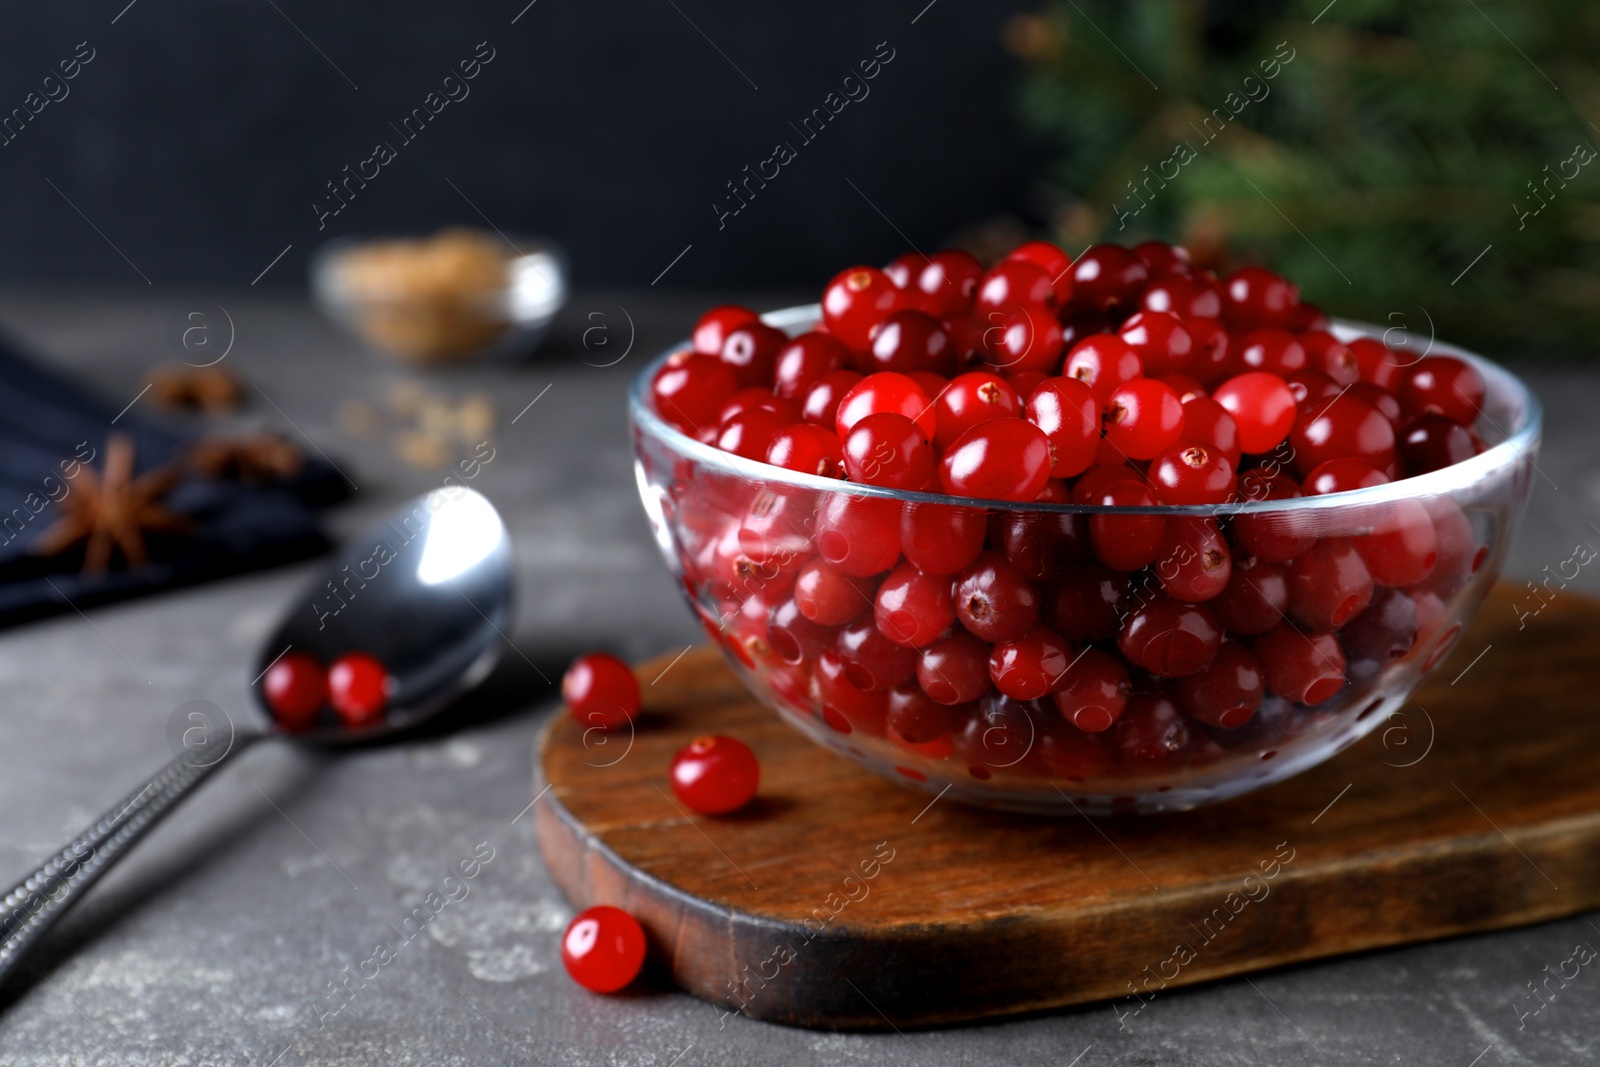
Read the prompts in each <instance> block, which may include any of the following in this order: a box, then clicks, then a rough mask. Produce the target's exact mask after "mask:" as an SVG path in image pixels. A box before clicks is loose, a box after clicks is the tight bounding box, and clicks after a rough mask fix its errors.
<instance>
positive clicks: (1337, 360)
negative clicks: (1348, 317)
mask: <svg viewBox="0 0 1600 1067" xmlns="http://www.w3.org/2000/svg"><path fill="white" fill-rule="evenodd" d="M1300 345H1301V347H1302V348H1304V349H1305V350H1306V366H1307V367H1309V368H1311V369H1312V370H1315V371H1321V372H1322V373H1323V374H1326V375H1327V376H1328V377H1329V379H1331V380H1332V381H1333V382H1334V383H1335V384H1337V385H1338V386H1339V387H1340V388H1343V387H1344V386H1347V385H1354V384H1355V383H1356V382H1358V381H1360V380H1361V364H1360V362H1359V361H1358V360H1357V359H1356V354H1355V353H1354V352H1352V351H1351V350H1350V346H1349V345H1347V344H1345V343H1344V342H1343V341H1341V340H1339V339H1338V338H1337V337H1335V336H1334V335H1333V334H1331V333H1329V332H1327V331H1326V330H1308V331H1306V332H1305V333H1302V334H1301V335H1300Z"/></svg>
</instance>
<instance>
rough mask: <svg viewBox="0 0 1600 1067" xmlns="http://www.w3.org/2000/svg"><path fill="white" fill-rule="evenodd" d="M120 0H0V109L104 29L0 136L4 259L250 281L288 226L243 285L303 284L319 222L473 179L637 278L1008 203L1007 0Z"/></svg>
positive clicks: (126, 276)
mask: <svg viewBox="0 0 1600 1067" xmlns="http://www.w3.org/2000/svg"><path fill="white" fill-rule="evenodd" d="M127 2H128V0H92V2H87V3H80V2H75V3H72V4H70V5H68V4H32V5H23V4H9V5H6V7H5V9H4V11H3V12H0V115H4V114H9V113H10V111H11V109H12V108H14V107H20V106H22V105H23V101H24V98H25V97H26V96H27V94H28V93H29V92H30V91H35V90H38V89H39V87H40V83H41V81H42V80H43V78H44V77H45V76H46V75H48V74H50V73H51V72H53V71H54V70H55V69H56V64H57V63H58V61H59V60H61V59H65V58H69V57H70V56H71V55H72V54H73V52H74V49H75V48H76V46H77V45H78V43H79V42H80V41H88V42H89V45H90V46H91V47H92V48H93V49H94V50H95V58H94V59H93V61H92V62H91V63H89V64H88V65H87V66H86V67H84V68H83V70H82V72H81V73H80V74H79V76H78V77H77V78H76V79H75V80H73V81H72V82H70V83H68V85H69V87H70V94H69V95H68V96H67V97H66V98H65V99H63V100H61V101H60V102H59V103H51V104H49V105H47V106H46V107H45V108H44V109H43V110H42V111H41V112H40V113H39V114H38V115H37V116H36V117H35V118H34V120H33V121H32V122H31V123H30V124H29V125H28V127H27V128H26V130H25V131H24V132H23V133H22V135H21V136H20V137H18V138H17V139H16V140H15V141H14V142H13V143H11V144H8V145H5V146H3V147H0V198H3V199H0V202H3V203H4V204H5V205H6V209H5V210H4V211H3V212H0V282H4V281H53V280H71V281H92V282H96V283H109V284H131V285H137V286H143V285H144V284H145V283H144V281H143V280H142V279H141V274H142V275H143V277H144V278H148V279H149V280H150V281H151V282H152V283H153V284H155V285H157V286H163V285H185V284H192V283H195V282H207V283H214V284H219V285H245V284H248V283H249V282H250V281H251V280H252V279H253V278H255V277H256V276H257V274H258V273H259V272H260V271H261V270H262V269H263V268H264V267H266V266H267V264H268V263H269V262H271V261H272V259H273V257H274V256H276V255H277V254H278V253H279V252H281V251H282V250H283V249H284V247H285V246H286V245H289V244H291V243H292V244H293V246H294V247H293V249H292V250H291V251H290V252H289V253H288V255H287V256H285V257H284V259H283V260H282V261H281V262H279V263H278V264H277V265H276V266H275V267H274V268H273V269H272V271H271V272H270V273H269V274H268V275H267V277H266V278H265V279H263V281H262V282H261V284H262V285H263V286H274V285H275V286H278V287H288V286H299V285H301V284H303V279H304V278H305V260H306V257H307V256H308V254H309V253H310V252H311V251H312V249H313V248H314V247H315V246H316V245H317V244H318V243H319V241H320V240H323V239H326V238H327V237H330V236H334V235H336V234H339V233H348V232H384V231H414V230H428V229H430V228H432V227H435V226H438V225H442V224H446V223H452V222H468V223H475V224H479V223H481V218H480V216H479V214H478V213H477V211H475V210H474V209H473V207H472V206H470V205H469V203H468V202H467V201H466V199H464V198H463V195H462V194H464V196H465V197H467V198H470V200H471V201H472V203H474V204H476V205H477V208H478V209H480V210H481V211H482V213H483V215H484V216H487V217H488V218H489V219H491V220H493V222H494V224H495V225H498V226H499V227H500V228H501V229H503V230H506V231H508V232H511V231H518V230H521V231H531V232H535V233H543V234H547V235H550V236H553V237H555V238H556V239H557V240H558V241H560V242H561V243H562V244H563V245H565V246H566V248H567V249H568V250H569V252H570V253H571V256H572V259H573V261H574V267H575V275H576V279H577V281H578V282H579V283H580V284H648V283H649V282H650V281H651V280H652V279H654V278H655V277H656V276H657V275H658V274H659V273H660V272H661V271H662V270H663V268H665V267H666V266H667V264H668V263H670V262H671V261H672V259H673V257H675V256H677V255H678V254H679V253H680V252H681V251H683V249H684V248H685V247H686V246H688V245H691V244H692V245H693V246H694V247H693V249H692V251H690V252H689V254H687V255H685V256H684V257H683V259H682V261H681V262H679V263H678V264H677V265H676V266H675V267H674V268H673V270H672V271H671V273H670V274H669V275H668V277H667V278H666V279H664V280H663V283H662V284H664V285H665V284H671V285H689V284H705V283H726V282H729V281H734V282H738V283H740V284H745V285H749V284H768V283H795V282H801V283H805V284H811V285H815V284H818V283H819V282H820V281H821V280H823V279H825V278H826V277H827V276H829V275H831V274H832V273H833V272H834V271H835V270H837V269H838V268H839V267H840V266H842V265H845V264H847V263H850V262H859V261H862V260H865V261H868V262H873V261H881V260H886V259H888V258H889V257H890V256H892V255H894V254H896V253H897V252H899V251H901V250H903V249H904V247H905V244H906V240H907V239H909V240H910V241H912V242H915V243H916V244H918V245H924V246H926V245H928V244H936V243H937V242H938V241H940V240H941V239H943V238H944V237H945V236H946V235H947V234H948V233H949V232H950V231H951V230H952V229H955V228H958V227H961V226H964V225H968V224H971V223H973V222H975V221H979V220H982V219H984V218H986V217H989V216H991V215H993V214H994V213H996V212H997V211H1003V210H1008V209H1013V210H1014V209H1016V208H1018V206H1019V205H1021V204H1023V202H1024V201H1025V200H1026V198H1027V178H1026V173H1027V170H1028V167H1027V163H1028V158H1027V157H1028V151H1029V149H1027V148H1026V147H1025V143H1024V141H1023V139H1022V138H1021V137H1019V135H1018V133H1017V131H1016V128H1015V126H1014V124H1013V123H1012V120H1011V115H1012V107H1011V94H1012V89H1013V87H1014V77H1015V74H1014V71H1015V67H1014V64H1013V63H1012V62H1011V61H1010V60H1009V58H1008V57H1007V56H1006V55H1005V54H1004V52H1003V51H1002V49H1001V46H1000V37H999V27H1000V25H1001V23H1002V22H1003V21H1004V19H1005V17H1006V16H1007V15H1008V14H1009V13H1011V12H1013V11H1016V10H1019V9H1021V8H1023V7H1025V6H1031V5H1026V4H1024V3H1020V2H1017V0H1004V2H1000V3H982V4H978V3H972V2H970V0H937V2H936V3H934V5H933V6H932V7H931V8H930V9H929V10H928V11H927V12H926V13H925V14H923V15H922V16H921V18H920V19H918V21H917V22H916V23H915V25H913V24H912V23H911V20H912V19H913V17H915V16H917V15H918V12H919V11H921V9H922V8H923V6H924V5H925V4H926V3H927V0H894V2H892V3H874V4H870V5H868V4H857V3H848V2H842V0H822V2H808V3H786V4H770V3H769V4H742V3H733V2H730V0H626V2H622V3H616V2H608V3H584V2H581V0H537V2H536V3H534V4H533V6H532V7H531V8H529V9H528V10H527V11H526V13H525V14H523V15H522V16H521V18H520V19H519V20H518V21H517V22H516V23H515V25H513V24H512V19H513V18H514V17H516V16H517V15H518V12H519V11H521V10H522V9H523V7H524V5H525V4H526V3H527V0H495V2H492V3H490V2H470V3H450V4H442V3H431V4H423V3H415V2H409V3H377V2H373V0H361V2H343V3H312V2H310V0H135V2H134V4H133V5H132V6H131V7H128V8H126V10H124V8H125V5H127ZM113 19H116V22H115V24H113V21H112V20H113ZM291 20H292V24H291ZM691 20H692V21H691ZM296 27H298V30H297V29H296ZM697 27H698V29H697ZM702 31H703V34H704V36H703V35H702ZM302 33H303V36H302ZM708 37H709V39H710V40H709V41H708V40H707V38H708ZM307 38H309V41H308V40H307ZM480 41H488V42H489V45H490V47H492V48H494V49H495V59H494V61H493V62H492V63H491V64H490V65H489V66H487V67H485V68H484V69H483V71H482V73H481V74H480V75H479V76H478V77H477V78H476V79H475V80H474V81H473V82H471V83H470V86H471V95H470V96H468V97H467V98H465V99H464V100H462V101H460V102H459V103H453V104H450V105H449V106H447V107H446V108H445V109H444V110H443V111H442V112H441V113H440V114H439V115H438V116H437V117H436V119H435V120H434V121H433V122H432V123H431V124H430V125H429V126H428V128H427V130H426V131H425V132H424V133H423V134H422V135H421V136H420V137H418V138H417V139H416V141H414V142H413V143H411V144H410V145H407V146H404V147H400V146H399V144H398V138H397V137H396V136H395V134H394V133H393V131H392V130H391V129H390V127H389V123H390V122H391V121H393V122H398V121H399V120H400V119H401V118H402V117H403V116H404V115H405V114H407V113H408V112H409V111H410V109H411V108H413V107H415V106H418V105H420V104H421V103H422V99H423V97H424V96H425V95H426V94H427V93H428V92H430V91H433V90H437V89H438V88H439V85H440V82H441V81H442V79H443V78H444V77H445V76H446V75H447V74H450V73H451V72H452V71H453V70H454V68H455V65H456V63H457V61H458V60H460V59H463V58H467V57H469V56H471V55H472V53H473V50H474V48H475V46H476V45H477V44H478V42H480ZM882 41H887V42H889V45H890V47H892V48H893V49H894V50H895V58H894V60H893V62H892V63H890V64H889V65H888V66H887V67H885V68H884V69H883V70H882V72H881V73H880V74H879V76H878V77H877V78H876V79H875V80H874V81H872V82H871V83H869V84H870V88H871V92H870V95H869V96H867V97H866V99H864V100H863V101H861V102H860V103H855V104H850V105H848V106H847V107H846V108H845V109H844V110H843V111H842V113H841V114H839V116H838V117H837V118H836V119H835V120H834V121H833V122H832V123H831V124H830V125H829V126H828V127H827V129H826V130H825V131H824V132H823V133H822V134H821V135H820V136H819V137H817V138H816V140H815V141H814V142H813V143H812V144H810V145H805V146H802V145H801V144H800V143H799V139H798V138H797V137H796V136H795V134H794V133H793V132H792V131H791V129H790V127H789V125H788V124H789V123H790V122H791V121H794V122H798V121H799V120H800V118H801V117H802V116H804V115H805V114H807V113H808V112H809V111H810V110H811V109H812V108H813V107H817V106H820V105H821V104H822V101H823V98H824V97H825V96H826V95H827V93H828V92H830V91H833V90H835V89H837V88H838V87H839V83H840V81H841V79H843V77H844V76H845V75H847V74H849V73H851V71H852V70H853V69H854V68H855V65H856V63H857V62H858V61H859V60H861V59H864V58H867V57H870V56H871V55H872V54H873V51H874V49H875V48H876V46H877V45H878V43H879V42H882ZM313 42H314V44H313ZM711 42H715V44H714V45H713V44H712V43H711ZM319 49H320V52H321V53H322V54H319ZM719 49H720V53H722V54H719ZM736 67H737V69H736ZM341 71H342V73H341ZM741 71H742V72H743V73H741ZM347 78H348V80H347ZM747 79H748V80H747ZM352 83H353V84H354V86H356V88H353V87H352ZM752 83H754V86H757V87H759V88H755V87H752ZM58 92H59V91H58ZM379 140H388V141H391V142H395V143H396V145H397V147H400V151H399V158H398V159H397V160H395V162H394V163H392V164H390V165H389V166H387V167H385V168H384V169H383V171H382V173H381V174H380V176H379V177H378V178H377V179H376V180H374V181H373V182H372V183H370V184H369V186H368V187H367V188H366V189H365V190H363V191H362V192H361V193H360V194H359V196H358V198H357V199H356V201H355V202H353V203H352V204H351V205H350V207H349V208H348V209H347V210H345V211H344V212H343V213H342V214H341V215H339V216H338V218H336V219H330V220H329V222H328V227H327V229H326V230H324V231H322V232H320V233H319V232H318V229H317V218H316V215H315V213H314V212H313V210H312V207H311V204H312V202H313V200H315V199H317V198H318V197H320V196H322V195H325V187H324V183H325V182H327V181H328V180H330V179H333V178H335V177H337V176H339V175H340V171H341V168H342V167H344V166H346V165H347V164H348V165H350V166H351V167H355V165H356V164H357V163H358V161H360V160H362V159H364V158H366V157H367V156H368V155H370V154H371V151H372V148H373V145H374V143H375V142H377V141H379ZM778 140H788V141H790V142H791V143H793V144H794V145H795V147H796V148H797V149H798V150H799V158H798V159H796V160H795V161H794V162H793V163H792V164H790V165H789V166H787V167H785V168H783V171H782V173H781V175H780V177H779V178H778V179H776V180H775V181H774V182H773V183H771V185H770V186H769V187H768V188H767V189H766V190H765V191H764V192H763V193H762V194H761V195H760V197H759V198H758V199H757V200H756V201H755V202H753V203H752V204H751V205H750V207H749V208H748V209H747V210H745V211H744V212H743V213H741V214H740V215H739V216H738V217H736V218H732V219H729V220H728V221H727V226H726V228H725V229H723V230H721V231H720V232H719V230H718V227H717V219H716V215H715V214H714V212H713V210H712V207H711V203H712V200H713V198H715V197H717V196H719V195H720V194H722V193H723V187H724V182H726V181H728V180H730V179H732V178H734V177H736V176H737V175H738V174H739V172H740V170H741V168H742V167H743V166H745V165H746V164H750V165H752V166H754V165H755V164H756V163H757V162H758V161H760V160H761V159H764V158H766V157H767V156H768V155H770V154H771V152H772V149H773V145H774V143H775V142H776V141H778ZM447 179H448V181H447ZM448 182H454V183H455V185H456V186H457V187H458V188H459V190H460V193H459V194H458V193H457V192H456V191H454V190H452V189H451V187H450V185H449V184H448ZM850 182H854V183H855V184H856V186H858V187H859V189H860V192H859V193H858V192H857V191H856V190H854V189H852V188H851V185H850ZM51 183H54V185H55V186H56V187H58V188H59V193H58V192H57V191H56V190H54V189H52V187H51ZM63 194H64V195H63ZM863 194H864V196H865V198H870V201H871V203H870V204H869V203H868V200H867V199H864V197H863ZM68 198H70V200H71V203H70V204H69V203H68V202H67V199H68ZM872 204H876V205H877V208H878V209H881V211H882V214H880V213H879V211H878V210H875V209H874V207H873V206H872ZM73 205H76V208H75V207H74V206H73ZM80 211H81V212H82V214H81V215H80V214H79V212H80ZM85 216H86V218H85ZM884 216H887V217H888V219H889V220H892V224H891V222H889V221H886V219H885V217H884ZM96 227H97V228H98V229H99V230H100V231H102V233H103V235H104V238H105V240H103V239H102V236H101V234H97V233H96V232H95V228H96ZM896 227H898V229H899V230H901V231H903V234H904V236H901V235H900V234H897V233H896V232H895V228H896ZM107 240H109V241H110V242H111V243H112V244H114V245H115V246H116V248H117V249H120V251H121V253H122V254H123V255H125V256H126V259H127V260H129V261H131V263H132V264H133V265H132V266H130V263H129V262H126V261H125V260H124V259H123V258H122V257H121V256H119V255H118V254H117V252H116V251H114V250H113V248H111V247H109V246H108V245H107Z"/></svg>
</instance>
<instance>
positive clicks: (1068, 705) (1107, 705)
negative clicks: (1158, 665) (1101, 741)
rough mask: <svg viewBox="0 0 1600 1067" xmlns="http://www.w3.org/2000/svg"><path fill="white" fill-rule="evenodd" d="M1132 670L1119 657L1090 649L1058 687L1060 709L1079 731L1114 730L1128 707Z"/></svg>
mask: <svg viewBox="0 0 1600 1067" xmlns="http://www.w3.org/2000/svg"><path fill="white" fill-rule="evenodd" d="M1129 688H1130V687H1129V684H1128V669H1127V668H1126V667H1124V666H1123V665H1122V661H1121V660H1119V659H1117V658H1116V657H1115V656H1111V655H1107V654H1106V653H1104V652H1102V651H1100V650H1099V649H1098V648H1086V649H1084V650H1083V652H1081V653H1080V654H1079V655H1078V657H1077V658H1076V659H1075V660H1074V661H1073V663H1072V665H1071V666H1070V667H1068V668H1067V673H1066V675H1065V676H1064V677H1063V678H1062V680H1061V684H1060V685H1059V686H1058V687H1057V688H1056V691H1055V694H1054V700H1055V704H1056V709H1057V710H1058V711H1060V712H1061V716H1062V718H1064V719H1066V720H1067V721H1068V722H1070V723H1071V724H1072V725H1074V726H1076V727H1077V728H1078V729H1080V730H1083V731H1084V732H1086V733H1091V734H1097V733H1100V732H1101V731H1104V730H1109V729H1111V726H1112V724H1113V723H1115V722H1116V721H1117V720H1118V719H1119V718H1121V717H1122V711H1123V709H1124V708H1125V707H1127V704H1128V693H1129Z"/></svg>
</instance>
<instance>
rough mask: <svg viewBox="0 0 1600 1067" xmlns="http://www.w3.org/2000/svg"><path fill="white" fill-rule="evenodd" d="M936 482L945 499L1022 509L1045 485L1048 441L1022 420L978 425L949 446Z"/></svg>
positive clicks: (1048, 454) (1003, 420)
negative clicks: (1005, 504)
mask: <svg viewBox="0 0 1600 1067" xmlns="http://www.w3.org/2000/svg"><path fill="white" fill-rule="evenodd" d="M939 476H940V482H941V484H942V485H943V486H944V491H945V492H946V493H949V494H950V495H951V496H963V497H972V498H975V499H979V500H1013V501H1018V502H1022V503H1026V502H1029V501H1032V500H1034V499H1036V498H1037V497H1038V496H1039V493H1040V491H1042V490H1043V489H1044V487H1045V483H1046V482H1047V481H1049V479H1050V441H1049V439H1048V438H1046V437H1045V435H1044V433H1043V431H1041V430H1040V429H1039V428H1038V427H1037V426H1035V425H1033V424H1032V423H1030V422H1025V421H1024V420H1022V419H992V420H990V421H989V422H984V423H979V424H978V425H977V426H974V427H972V429H970V430H968V431H967V432H966V433H964V434H962V435H961V436H960V437H959V438H957V439H956V440H955V441H954V442H953V443H952V444H951V445H950V448H949V450H948V451H946V452H945V454H944V462H943V463H942V464H941V466H940V470H939Z"/></svg>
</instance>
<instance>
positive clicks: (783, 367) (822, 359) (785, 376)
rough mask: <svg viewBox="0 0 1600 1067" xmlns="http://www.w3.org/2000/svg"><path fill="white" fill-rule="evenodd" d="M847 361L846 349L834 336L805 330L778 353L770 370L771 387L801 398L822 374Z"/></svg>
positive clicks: (792, 396)
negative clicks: (775, 361)
mask: <svg viewBox="0 0 1600 1067" xmlns="http://www.w3.org/2000/svg"><path fill="white" fill-rule="evenodd" d="M849 361H850V350H849V349H847V348H845V346H844V344H843V342H841V341H840V340H839V339H838V338H837V337H835V336H833V335H832V334H830V333H823V332H821V331H820V330H809V331H807V332H806V333H803V334H801V335H800V336H798V337H796V338H794V339H793V340H791V341H790V342H789V343H788V344H787V345H785V346H784V349H783V351H781V352H779V353H778V360H777V363H776V365H775V366H774V368H773V372H772V381H773V391H774V392H776V393H777V394H778V395H779V396H785V397H789V398H791V399H793V400H796V401H802V400H803V399H804V398H805V395H806V394H807V393H808V392H810V391H811V387H812V386H813V385H816V384H817V382H819V381H821V380H822V376H823V375H825V374H828V373H830V372H832V371H836V370H842V369H844V367H845V366H846V365H847V364H848V363H849Z"/></svg>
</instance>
